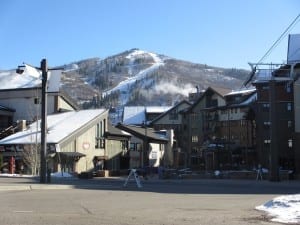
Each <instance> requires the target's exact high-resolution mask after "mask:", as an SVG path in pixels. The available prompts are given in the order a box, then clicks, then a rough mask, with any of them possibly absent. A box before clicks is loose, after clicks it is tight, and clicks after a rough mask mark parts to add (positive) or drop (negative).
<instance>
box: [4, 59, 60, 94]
mask: <svg viewBox="0 0 300 225" xmlns="http://www.w3.org/2000/svg"><path fill="white" fill-rule="evenodd" d="M22 70H23V72H22V73H21V74H19V73H17V72H16V70H8V71H0V83H1V86H0V90H7V89H19V88H34V87H39V86H41V84H42V73H41V71H40V70H37V69H36V68H34V67H32V66H29V65H27V64H24V66H22ZM60 78H61V70H49V71H48V90H47V91H48V92H58V91H59V87H60Z"/></svg>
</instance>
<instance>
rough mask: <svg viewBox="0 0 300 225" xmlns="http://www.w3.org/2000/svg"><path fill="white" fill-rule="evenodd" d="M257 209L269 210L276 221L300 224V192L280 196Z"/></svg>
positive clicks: (269, 213)
mask: <svg viewBox="0 0 300 225" xmlns="http://www.w3.org/2000/svg"><path fill="white" fill-rule="evenodd" d="M256 209H257V210H261V211H265V212H267V213H268V215H269V216H270V217H272V219H271V220H272V221H274V222H280V223H297V224H299V223H300V194H296V195H283V196H279V197H277V198H274V199H273V200H271V201H268V202H267V203H265V204H264V205H260V206H257V207H256Z"/></svg>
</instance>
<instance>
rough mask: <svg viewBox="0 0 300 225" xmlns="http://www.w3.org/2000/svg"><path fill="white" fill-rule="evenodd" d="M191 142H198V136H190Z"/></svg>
mask: <svg viewBox="0 0 300 225" xmlns="http://www.w3.org/2000/svg"><path fill="white" fill-rule="evenodd" d="M192 142H194V143H195V142H198V136H197V135H194V136H192Z"/></svg>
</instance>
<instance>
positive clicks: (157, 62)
mask: <svg viewBox="0 0 300 225" xmlns="http://www.w3.org/2000/svg"><path fill="white" fill-rule="evenodd" d="M146 53H147V54H149V55H150V56H151V57H152V58H153V60H154V63H153V65H151V66H150V67H148V68H146V69H144V70H141V71H140V72H139V73H138V74H136V75H135V76H133V77H129V78H128V79H127V80H124V81H122V82H120V83H119V84H118V85H117V86H116V87H114V88H112V89H110V90H108V91H105V92H103V94H102V97H105V96H108V95H110V94H111V93H112V92H115V91H120V92H121V99H120V101H121V102H120V103H121V104H123V105H124V104H125V103H126V102H127V101H128V98H129V94H128V89H129V88H130V87H131V85H133V84H135V82H136V81H138V80H142V79H144V78H145V77H146V76H147V75H148V74H149V73H152V72H153V71H155V70H157V69H158V68H159V67H160V66H162V65H164V62H163V60H162V59H161V58H160V57H159V56H157V55H156V54H154V53H150V52H145V51H142V50H135V51H133V52H132V53H130V54H129V55H127V56H126V58H127V59H129V60H130V61H132V62H133V61H134V59H135V57H136V56H138V55H141V54H146ZM131 66H133V64H131ZM128 70H129V71H132V69H131V68H129V69H128Z"/></svg>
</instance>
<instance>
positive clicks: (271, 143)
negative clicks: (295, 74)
mask: <svg viewBox="0 0 300 225" xmlns="http://www.w3.org/2000/svg"><path fill="white" fill-rule="evenodd" d="M290 68H291V66H290V65H283V66H280V67H279V68H278V69H277V68H276V69H273V68H272V67H271V66H270V68H267V69H265V70H261V71H258V73H257V77H258V79H256V80H255V81H254V82H253V85H254V86H255V87H256V89H257V102H256V115H257V117H256V124H257V141H256V142H257V153H258V163H260V164H261V165H262V166H263V167H266V168H269V169H270V171H271V172H270V176H271V178H270V179H274V180H278V179H279V176H278V175H274V173H275V174H278V170H279V169H285V170H294V169H295V164H296V162H295V150H296V148H295V145H294V140H293V139H294V129H295V128H294V124H295V123H294V118H295V114H294V88H293V82H294V81H293V79H292V77H291V75H290V72H291V70H290ZM260 74H265V75H267V76H264V78H261V77H260V76H259V75H260ZM272 177H273V178H272Z"/></svg>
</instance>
